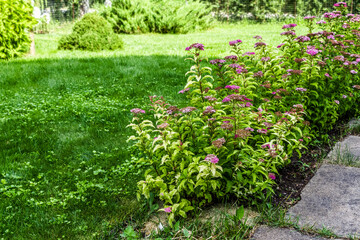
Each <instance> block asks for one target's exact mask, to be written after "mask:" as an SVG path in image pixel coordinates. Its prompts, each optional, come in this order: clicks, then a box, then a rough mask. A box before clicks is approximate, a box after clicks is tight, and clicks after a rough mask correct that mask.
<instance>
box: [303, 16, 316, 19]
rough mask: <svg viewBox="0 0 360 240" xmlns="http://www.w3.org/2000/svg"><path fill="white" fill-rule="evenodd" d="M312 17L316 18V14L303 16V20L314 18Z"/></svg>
mask: <svg viewBox="0 0 360 240" xmlns="http://www.w3.org/2000/svg"><path fill="white" fill-rule="evenodd" d="M314 18H316V16H306V17H304V20H309V19H314Z"/></svg>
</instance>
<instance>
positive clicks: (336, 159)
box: [329, 145, 360, 167]
mask: <svg viewBox="0 0 360 240" xmlns="http://www.w3.org/2000/svg"><path fill="white" fill-rule="evenodd" d="M333 151H335V153H334V154H333V155H332V156H331V157H330V159H329V162H330V163H332V164H338V165H345V166H350V167H360V158H359V157H358V156H354V155H353V154H352V153H351V152H350V149H349V147H348V146H345V148H344V149H342V148H341V146H340V145H337V146H336V147H335V150H333ZM334 155H335V156H334Z"/></svg>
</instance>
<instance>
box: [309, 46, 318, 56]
mask: <svg viewBox="0 0 360 240" xmlns="http://www.w3.org/2000/svg"><path fill="white" fill-rule="evenodd" d="M306 53H307V54H309V55H311V56H315V55H316V54H318V53H319V50H317V49H316V48H315V47H311V46H308V49H307V50H306Z"/></svg>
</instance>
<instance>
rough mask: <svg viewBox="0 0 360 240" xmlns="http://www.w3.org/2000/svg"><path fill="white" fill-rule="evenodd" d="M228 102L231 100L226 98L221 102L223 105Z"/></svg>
mask: <svg viewBox="0 0 360 240" xmlns="http://www.w3.org/2000/svg"><path fill="white" fill-rule="evenodd" d="M230 101H231V99H230V98H228V97H225V98H224V99H223V100H222V102H223V103H226V102H230Z"/></svg>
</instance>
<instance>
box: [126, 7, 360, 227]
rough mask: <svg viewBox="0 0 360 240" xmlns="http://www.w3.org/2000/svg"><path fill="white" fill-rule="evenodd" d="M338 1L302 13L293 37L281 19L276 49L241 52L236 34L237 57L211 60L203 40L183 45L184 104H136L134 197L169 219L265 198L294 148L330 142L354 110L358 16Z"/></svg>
mask: <svg viewBox="0 0 360 240" xmlns="http://www.w3.org/2000/svg"><path fill="white" fill-rule="evenodd" d="M335 7H336V8H337V9H336V10H337V11H334V12H332V13H325V14H324V19H323V20H320V21H316V17H314V16H308V17H305V18H304V19H305V21H306V25H307V27H308V28H309V33H308V34H307V35H305V36H297V35H296V31H295V29H296V24H287V25H284V26H283V29H284V30H285V31H284V32H283V33H281V35H283V36H284V41H283V43H281V44H280V45H279V46H278V47H277V48H278V49H277V50H276V51H274V50H272V49H269V47H268V46H267V44H266V43H265V42H264V41H263V40H262V38H261V36H255V37H254V38H256V39H257V40H258V42H257V43H255V46H254V48H255V51H254V52H245V53H243V51H242V49H241V44H242V41H241V40H239V39H238V40H234V41H230V42H229V45H230V47H231V52H232V54H233V55H230V56H227V57H225V58H224V59H213V60H211V61H210V64H211V66H212V67H207V66H204V65H205V64H204V62H205V59H203V58H202V56H201V53H202V51H204V49H205V47H204V46H203V45H202V44H199V43H195V44H192V45H191V46H189V47H187V48H186V51H188V52H189V54H190V56H191V57H190V58H188V60H191V61H193V62H194V65H193V66H192V67H191V69H190V71H189V72H187V76H188V80H187V84H186V86H185V87H184V89H183V90H180V91H179V94H184V95H186V96H187V97H188V98H189V106H188V107H185V108H178V107H176V106H171V105H170V104H169V103H167V102H166V100H165V99H164V98H163V97H155V96H154V97H150V101H151V109H150V111H151V112H153V117H151V116H149V115H147V114H146V113H145V110H142V109H133V110H132V112H133V114H134V118H133V120H132V123H131V124H130V125H129V126H130V127H132V128H133V129H134V130H135V132H136V135H134V136H131V137H130V138H129V140H131V141H133V142H134V145H135V146H136V147H137V149H138V150H140V152H141V154H140V155H139V161H142V162H146V163H148V164H149V170H148V171H146V173H145V180H144V181H141V182H139V183H138V186H139V197H140V195H141V194H142V195H144V196H145V197H147V198H149V197H150V194H151V193H153V194H155V195H156V196H158V197H159V198H160V199H161V200H162V201H164V203H165V208H164V209H162V210H164V211H166V212H168V213H169V222H170V224H171V223H172V222H173V220H174V218H175V216H177V215H180V216H183V217H186V213H187V212H189V211H191V210H193V209H194V208H195V207H201V206H203V205H204V204H207V203H210V202H211V201H212V200H213V199H214V198H220V199H221V198H224V197H225V196H226V195H229V194H231V195H235V196H236V197H238V198H239V199H241V200H244V201H247V202H248V203H249V204H257V203H258V202H263V201H266V200H268V199H269V197H270V196H271V195H272V193H273V189H272V186H273V184H274V179H275V178H276V175H277V174H278V169H279V168H282V167H283V166H285V165H286V164H288V163H289V161H290V160H289V159H290V157H291V156H292V154H293V152H294V151H296V152H298V153H299V154H300V151H299V150H300V149H301V148H303V147H305V146H306V145H307V144H308V143H309V142H310V140H311V138H314V137H316V138H321V137H322V139H323V140H326V134H325V133H326V131H328V130H330V129H331V128H332V127H333V126H334V124H335V122H336V121H337V120H338V119H339V118H342V117H345V116H347V115H349V114H356V113H358V109H357V107H356V106H357V105H358V104H359V96H360V91H359V90H360V81H359V77H358V74H357V73H358V63H359V62H360V55H358V54H357V52H358V50H359V47H360V43H359V38H360V31H359V26H360V16H358V15H352V14H346V9H347V6H346V4H345V3H342V2H341V3H337V4H335ZM316 26H319V27H321V28H322V31H320V32H314V29H315V27H316Z"/></svg>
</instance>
